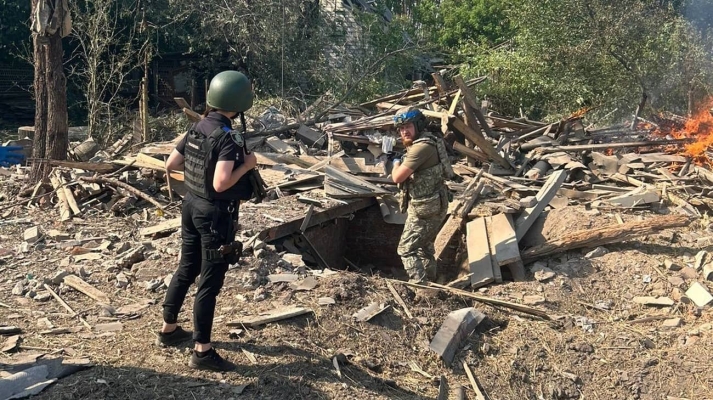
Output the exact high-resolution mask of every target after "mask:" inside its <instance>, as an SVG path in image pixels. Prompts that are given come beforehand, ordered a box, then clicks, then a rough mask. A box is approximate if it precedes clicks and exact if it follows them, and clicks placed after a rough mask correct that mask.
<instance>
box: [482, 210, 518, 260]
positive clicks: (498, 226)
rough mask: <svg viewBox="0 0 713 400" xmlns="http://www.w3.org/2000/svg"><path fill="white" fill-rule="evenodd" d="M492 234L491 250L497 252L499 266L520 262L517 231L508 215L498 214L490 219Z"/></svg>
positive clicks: (490, 237)
mask: <svg viewBox="0 0 713 400" xmlns="http://www.w3.org/2000/svg"><path fill="white" fill-rule="evenodd" d="M490 220H491V225H490V228H491V232H490V235H488V238H489V239H490V243H491V248H493V249H494V250H495V259H496V260H497V262H498V265H499V266H501V267H502V266H503V265H506V264H510V263H513V262H516V261H520V249H519V248H518V245H517V238H516V237H515V229H514V228H513V225H512V220H511V219H510V216H509V215H508V214H497V215H494V216H492V217H490Z"/></svg>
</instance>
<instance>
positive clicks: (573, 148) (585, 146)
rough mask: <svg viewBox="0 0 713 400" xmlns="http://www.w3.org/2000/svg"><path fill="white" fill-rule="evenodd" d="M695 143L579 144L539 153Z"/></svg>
mask: <svg viewBox="0 0 713 400" xmlns="http://www.w3.org/2000/svg"><path fill="white" fill-rule="evenodd" d="M693 141H695V140H694V139H690V138H686V139H664V140H645V141H640V142H624V143H597V144H580V145H572V146H551V147H541V148H540V149H539V151H540V152H541V153H543V154H545V153H556V152H559V151H586V150H605V149H621V148H625V147H648V146H667V145H674V144H675V145H684V144H687V143H691V142H693Z"/></svg>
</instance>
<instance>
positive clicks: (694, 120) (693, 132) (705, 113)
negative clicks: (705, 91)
mask: <svg viewBox="0 0 713 400" xmlns="http://www.w3.org/2000/svg"><path fill="white" fill-rule="evenodd" d="M711 107H713V99H709V100H708V101H706V103H705V105H704V106H703V107H701V109H700V111H698V112H697V113H696V114H695V115H694V116H693V117H691V118H688V119H687V120H686V123H685V125H684V126H683V127H682V128H673V129H671V130H670V132H668V134H670V135H671V136H673V137H674V138H676V139H685V138H692V139H695V142H693V143H689V144H686V145H685V146H684V148H683V152H682V153H683V154H684V155H686V156H689V157H691V158H692V159H693V162H694V163H695V164H698V165H711V164H713V160H711V159H710V158H709V157H708V154H707V151H708V149H709V148H710V147H711V146H713V114H711V113H712V112H713V110H712V109H711ZM656 133H658V134H661V133H663V132H660V131H659V132H656Z"/></svg>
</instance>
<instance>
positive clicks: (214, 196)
mask: <svg viewBox="0 0 713 400" xmlns="http://www.w3.org/2000/svg"><path fill="white" fill-rule="evenodd" d="M229 134H230V129H229V128H228V127H223V128H217V129H216V130H214V131H213V132H212V133H211V134H210V135H208V136H205V135H203V134H202V133H201V132H198V131H197V130H196V129H195V125H194V126H192V127H191V128H190V129H189V130H188V132H187V133H186V148H185V151H184V153H185V154H184V160H185V161H184V163H185V164H184V181H185V185H186V189H188V191H190V192H191V193H193V194H194V195H196V196H199V197H202V198H204V199H206V200H249V199H250V197H251V195H252V194H251V193H245V189H244V188H243V187H241V185H239V184H237V183H236V184H235V185H233V186H231V187H230V188H229V189H227V190H225V191H223V192H220V193H218V192H216V191H215V188H213V176H214V175H215V167H216V164H217V162H218V150H217V149H216V148H215V147H214V146H213V144H212V143H217V142H218V139H219V138H220V136H222V135H229ZM209 139H213V140H209Z"/></svg>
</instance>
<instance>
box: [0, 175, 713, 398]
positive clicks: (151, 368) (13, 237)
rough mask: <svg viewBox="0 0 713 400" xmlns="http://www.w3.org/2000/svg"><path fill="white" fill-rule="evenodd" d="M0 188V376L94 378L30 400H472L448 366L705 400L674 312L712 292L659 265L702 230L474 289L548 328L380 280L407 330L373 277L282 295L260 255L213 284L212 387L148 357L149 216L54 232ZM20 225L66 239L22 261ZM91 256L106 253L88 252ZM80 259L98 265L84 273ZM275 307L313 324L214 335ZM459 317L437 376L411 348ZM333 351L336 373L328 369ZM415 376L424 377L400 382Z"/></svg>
mask: <svg viewBox="0 0 713 400" xmlns="http://www.w3.org/2000/svg"><path fill="white" fill-rule="evenodd" d="M0 180H2V181H1V183H2V187H1V188H0V192H2V193H4V196H0V197H2V198H3V200H2V201H0V215H3V217H4V218H3V219H2V220H0V276H1V277H2V279H1V280H0V302H1V303H2V304H4V305H6V306H9V307H5V306H0V325H2V324H6V325H15V326H18V327H20V328H21V329H22V334H21V337H22V341H21V344H20V346H21V347H20V349H19V351H17V352H13V353H0V367H1V366H2V364H10V363H12V362H13V360H18V359H20V358H23V357H27V356H28V355H29V354H33V353H45V354H50V353H54V354H55V355H64V356H69V357H86V358H89V359H90V361H91V362H92V363H93V367H92V368H89V369H87V370H84V371H81V372H78V373H76V374H73V375H71V376H69V377H66V378H63V379H61V380H59V381H58V382H57V383H55V384H54V385H52V386H50V387H48V388H47V389H45V390H44V391H43V392H42V393H41V394H40V395H39V396H36V398H38V399H52V400H57V399H128V398H132V399H337V398H339V399H433V398H436V396H437V394H438V384H437V382H436V380H435V379H432V378H429V377H426V376H424V374H425V375H429V376H432V377H435V378H437V377H440V376H441V375H443V376H445V377H446V378H447V380H448V383H449V386H450V387H451V389H453V388H454V387H455V386H457V385H463V386H464V387H465V390H466V394H467V398H470V399H474V398H476V397H475V394H474V392H473V390H472V389H471V387H470V384H469V381H468V378H467V376H466V375H465V372H464V369H463V361H465V362H466V363H467V364H468V365H469V366H470V368H471V369H472V370H473V372H474V374H475V376H476V377H477V379H478V381H479V383H480V384H481V386H482V388H483V389H484V391H485V392H486V393H487V395H488V396H489V398H490V399H493V400H495V399H513V400H514V399H642V400H648V399H650V400H654V399H655V400H670V399H676V398H685V399H691V400H693V399H707V398H708V399H712V398H713V372H711V371H712V367H713V361H712V360H713V312H711V310H710V308H709V307H706V308H705V309H697V308H696V307H695V306H693V305H692V304H687V303H686V302H685V299H683V300H682V299H681V294H682V293H683V292H685V290H686V289H688V287H689V286H690V284H691V283H692V282H693V281H699V282H702V283H703V284H704V285H706V286H707V287H708V289H709V290H711V289H713V285H711V284H710V283H708V282H704V280H703V278H702V277H701V274H700V273H697V274H693V275H691V274H685V273H682V272H681V271H672V270H669V269H667V268H666V266H664V261H665V260H667V259H669V260H671V261H673V263H674V264H677V265H679V266H683V267H685V266H692V265H693V263H694V262H695V260H694V257H695V255H696V254H697V253H698V252H699V251H700V250H711V248H710V247H711V244H713V233H711V232H710V231H708V230H707V229H706V228H707V227H704V226H701V225H702V224H698V223H696V224H693V225H692V226H691V227H689V228H686V229H680V230H676V231H665V232H660V233H656V234H652V235H649V236H647V237H642V238H639V240H635V241H629V242H626V243H618V244H614V245H610V246H607V249H608V253H606V254H604V255H601V256H598V257H592V258H586V257H585V254H586V253H587V252H588V251H590V250H592V249H583V250H582V251H574V252H569V253H564V254H559V255H557V256H555V257H552V258H550V259H546V260H541V262H542V264H540V266H544V265H546V266H548V267H549V268H551V269H552V270H553V271H554V272H555V273H556V275H555V276H554V277H553V278H551V279H549V280H547V281H544V282H538V281H537V280H536V279H535V278H534V277H533V274H532V273H530V272H529V269H528V280H527V281H526V282H519V283H514V282H505V283H502V284H498V285H491V286H488V287H486V288H482V289H480V290H479V292H481V293H484V294H485V295H488V296H492V297H495V298H499V299H503V300H508V301H512V302H516V303H521V302H523V301H524V299H525V296H542V297H543V298H544V302H543V303H542V304H538V305H535V307H537V308H540V309H542V310H546V311H547V312H548V313H549V314H550V315H551V316H552V317H553V320H551V321H546V320H543V319H539V318H535V317H530V316H528V315H525V314H521V313H518V312H514V311H511V310H508V309H505V308H497V307H492V306H487V305H484V304H481V303H478V302H475V301H473V300H469V299H465V298H460V297H458V296H454V295H450V294H446V293H442V292H437V291H431V290H418V291H413V290H412V289H410V288H408V287H407V286H404V285H402V284H399V283H394V287H395V288H396V290H397V291H398V292H399V293H400V295H401V296H402V297H403V299H404V300H405V302H406V304H407V306H408V308H409V310H410V311H411V313H412V314H413V317H414V318H413V319H410V318H408V317H407V315H406V313H405V312H404V311H403V309H402V308H401V306H399V305H398V304H397V303H396V302H395V301H394V297H393V295H392V294H391V293H390V292H389V290H388V288H387V286H386V282H387V281H386V278H387V277H383V276H365V275H362V274H358V273H353V272H343V271H335V273H332V274H327V273H321V274H318V275H317V282H318V285H317V286H316V287H315V288H314V289H312V290H308V291H293V290H292V289H290V287H289V285H288V283H269V281H268V279H267V275H268V274H274V273H279V272H296V273H306V274H308V273H309V271H305V270H304V268H303V267H302V268H299V267H296V266H294V265H290V263H288V262H285V261H281V260H280V259H281V255H280V254H277V253H276V252H275V249H273V248H270V246H268V248H267V251H266V254H264V255H263V257H261V258H255V257H254V256H252V255H250V256H248V257H246V258H245V259H244V260H242V262H241V265H240V266H239V267H238V268H235V269H231V270H230V271H229V272H228V275H227V278H226V281H225V285H224V289H223V291H222V293H221V294H220V296H219V298H218V305H217V310H216V319H215V323H214V331H213V338H214V341H215V345H216V347H217V348H218V349H219V351H220V352H221V354H223V355H224V356H226V357H227V358H229V359H231V360H233V361H235V362H237V363H238V365H239V369H238V371H237V372H236V373H224V374H219V373H211V372H199V371H193V370H191V369H189V368H188V366H187V363H188V358H189V354H190V350H189V347H188V345H186V346H185V347H182V348H178V349H160V348H157V347H155V346H154V345H153V340H154V338H155V332H156V331H157V329H158V328H159V327H160V324H161V302H162V300H163V296H164V294H165V288H164V287H163V286H162V285H160V286H159V287H158V288H157V289H154V290H147V288H146V282H145V281H146V280H150V279H149V278H151V279H154V277H155V278H157V279H159V280H160V281H161V282H162V281H163V279H164V277H165V276H166V275H169V274H171V273H172V272H173V270H174V268H175V267H176V258H177V255H178V250H179V247H180V234H179V233H175V234H173V235H170V236H168V237H164V238H161V239H156V240H153V241H151V240H146V239H142V238H141V237H140V236H139V235H138V230H139V229H140V228H141V227H145V226H150V225H153V224H155V223H156V222H157V220H156V218H157V217H155V216H154V215H153V213H152V212H150V211H149V212H143V211H141V210H137V212H135V213H132V214H131V215H128V216H123V215H122V216H113V215H111V214H110V213H108V212H104V211H101V210H94V211H92V212H90V211H87V212H85V214H84V215H83V217H82V218H76V217H75V218H74V219H73V220H72V221H70V222H65V223H62V224H61V223H59V222H58V220H59V218H58V211H57V210H56V209H53V208H49V207H48V208H44V209H32V210H28V209H27V208H26V207H25V206H20V207H14V208H12V210H14V211H12V212H9V211H8V206H10V205H11V204H13V203H14V202H16V197H15V195H14V194H15V193H16V192H17V187H16V186H17V185H18V184H17V183H13V182H11V181H10V180H8V179H7V178H3V177H0ZM575 215H576V223H573V218H574V217H573V216H575ZM147 216H148V220H145V219H146V217H147ZM621 216H622V217H623V219H624V221H630V220H634V219H636V218H647V217H649V216H650V213H648V212H637V213H636V214H634V213H630V214H627V213H622V214H621ZM7 221H14V222H11V223H7ZM585 222H587V223H588V225H587V224H586V223H585ZM605 223H616V220H615V218H614V215H613V214H606V213H600V214H595V213H592V212H587V211H585V210H584V209H582V208H566V209H561V210H554V211H553V212H552V213H550V216H548V221H547V224H546V229H547V236H549V237H555V236H557V235H562V234H567V232H568V229H576V228H584V229H586V228H589V227H593V226H599V225H601V224H605ZM34 225H37V226H39V227H40V229H41V230H42V231H44V232H45V233H48V232H49V231H50V230H58V231H60V232H61V233H63V234H66V235H67V236H68V237H67V238H61V239H53V238H51V237H50V236H49V235H46V236H45V237H44V238H43V239H41V240H40V241H38V242H37V243H34V244H31V245H29V246H27V247H26V248H24V249H23V245H22V238H23V232H24V231H25V230H26V229H27V228H29V227H31V226H34ZM563 227H568V228H567V229H563ZM243 228H244V229H256V230H259V229H261V227H260V226H255V227H252V228H251V227H249V226H245V225H243ZM86 238H96V239H94V240H93V241H89V242H86V241H85V242H83V243H82V244H81V245H79V246H74V247H67V248H57V247H56V244H58V243H63V242H67V241H68V240H72V239H74V240H80V239H86ZM104 241H108V242H109V243H107V244H106V245H104V246H102V243H103V242H104ZM92 242H94V243H92ZM123 243H128V244H127V245H125V246H122V244H123ZM142 243H143V244H144V245H145V247H146V252H145V259H146V260H145V261H141V262H139V263H136V264H134V265H133V266H131V267H130V268H124V269H123V270H122V269H120V268H117V267H116V265H115V263H114V261H113V260H115V258H116V255H117V253H118V250H121V249H122V247H124V248H126V246H128V247H134V246H138V245H139V244H142ZM93 246H98V247H96V248H93ZM103 247H106V248H105V249H103V250H97V248H99V249H101V248H103ZM80 248H82V249H86V250H81V249H80ZM85 252H86V254H101V255H102V257H103V258H100V259H93V258H94V257H89V258H88V259H86V258H87V256H86V254H82V253H85ZM82 256H84V257H82ZM78 258H79V259H81V258H85V259H84V260H78ZM528 267H531V266H528ZM59 270H66V271H68V272H72V273H75V274H78V275H80V276H82V277H83V279H85V280H86V281H87V282H88V283H90V284H91V285H93V286H94V287H96V288H97V289H99V290H101V291H103V292H104V293H106V294H107V295H109V297H110V298H111V300H112V302H111V307H102V306H100V305H98V304H97V303H96V302H95V301H93V300H92V299H90V298H89V297H87V296H85V295H84V294H82V293H79V292H77V291H74V290H72V289H71V288H68V287H66V286H65V285H64V284H57V283H55V282H52V278H53V277H54V276H55V274H57V273H58V271H59ZM120 270H121V272H123V273H125V274H126V276H127V277H128V281H129V284H128V286H127V287H125V288H121V287H117V279H116V275H117V273H118V272H120ZM682 271H688V270H685V269H683V270H682ZM689 272H690V271H689ZM20 281H23V282H26V284H27V286H28V287H32V286H33V285H37V286H36V287H35V288H32V289H31V290H36V291H37V293H40V292H42V291H43V290H44V289H43V288H42V284H43V283H46V282H49V286H50V287H52V288H53V289H54V290H55V291H57V292H58V293H59V295H60V296H61V297H62V298H63V299H64V300H65V301H66V302H67V303H68V304H69V305H70V306H71V307H72V308H73V309H74V310H75V311H76V312H78V313H79V314H80V315H81V316H82V317H83V318H84V319H85V320H86V322H87V323H88V324H89V325H91V326H92V327H95V326H96V325H97V324H101V323H107V322H112V321H120V322H121V323H122V329H121V330H120V331H118V332H99V331H97V330H96V329H92V330H89V329H87V328H85V327H84V326H83V324H82V322H81V321H80V320H79V319H78V318H77V317H71V316H70V315H69V314H68V312H67V310H66V309H65V308H63V307H62V306H61V305H60V304H59V303H58V302H57V301H56V300H55V299H53V298H50V299H48V300H45V301H38V300H34V299H32V298H29V297H26V296H17V295H13V294H12V290H13V288H14V287H15V285H16V284H17V283H18V282H20ZM32 282H37V283H32ZM193 295H194V290H192V291H191V292H189V297H188V298H187V300H186V304H185V307H184V311H183V312H182V314H181V315H180V319H179V321H180V322H179V323H180V324H181V325H183V326H184V327H186V328H189V329H190V328H191V311H192V301H193ZM635 296H668V297H670V298H671V299H673V300H674V303H675V304H674V305H673V306H671V307H661V308H656V307H647V306H643V305H639V304H636V303H634V302H633V301H632V298H633V297H635ZM322 297H331V298H333V299H334V300H335V304H332V305H320V303H319V299H320V298H322ZM372 302H380V303H385V304H386V305H389V307H388V308H387V309H386V310H385V311H384V312H383V313H382V314H380V315H378V316H376V317H375V318H373V319H372V320H371V321H369V322H357V321H355V320H354V318H353V317H352V315H353V314H354V313H355V312H356V311H358V310H359V309H361V308H362V307H364V306H367V305H369V304H370V303H372ZM134 304H148V307H146V308H143V309H141V310H140V311H136V312H134V313H129V315H123V316H122V315H119V314H120V313H119V311H118V310H120V309H121V307H122V306H127V305H134ZM285 305H297V306H303V307H308V308H310V309H311V310H313V313H311V314H308V315H305V316H301V317H297V318H293V319H290V320H285V321H281V322H276V323H271V324H268V325H266V326H263V327H260V328H257V329H243V330H242V332H239V333H237V332H235V333H231V330H234V329H237V328H231V327H228V326H226V323H227V322H229V321H232V320H235V319H237V318H239V317H244V316H253V315H257V314H259V313H261V312H263V311H267V310H271V309H273V308H277V307H283V306H285ZM464 307H475V308H476V309H478V310H480V311H481V312H483V313H484V314H485V315H486V316H487V318H486V319H485V321H483V322H482V323H481V324H480V325H479V326H478V327H477V328H476V330H475V332H473V334H472V335H470V336H469V337H468V339H467V341H466V343H464V345H463V346H462V347H461V348H460V349H459V350H458V352H457V354H456V361H455V362H454V363H453V365H452V367H446V366H444V365H443V363H442V361H440V360H439V359H438V358H437V357H436V355H435V354H434V353H433V352H432V351H430V350H429V349H428V343H429V341H430V340H431V339H432V338H433V336H434V335H435V333H436V332H437V331H438V329H439V327H440V326H441V324H442V322H443V321H444V319H445V317H446V316H447V315H448V313H449V312H451V311H454V310H458V309H461V308H464ZM139 308H140V307H139ZM45 318H46V319H47V320H49V322H50V323H51V325H53V326H54V327H68V328H70V327H80V328H81V330H80V331H79V332H74V333H66V334H57V335H52V334H41V333H40V332H42V331H45V330H47V329H48V326H47V321H46V320H44V319H45ZM645 318H648V319H645ZM670 318H681V321H682V323H681V325H680V326H678V327H670V328H667V327H664V319H670ZM0 340H4V339H3V338H0ZM337 354H340V355H339V356H338V358H339V359H340V360H341V362H340V363H339V365H340V371H341V376H339V375H338V373H337V371H336V369H335V366H334V364H333V358H334V357H335V355H337ZM342 355H343V356H342ZM414 365H415V366H418V368H420V369H422V370H423V371H424V374H421V373H417V372H415V371H414V370H413V369H412V366H414ZM0 369H1V368H0ZM451 396H452V397H451V398H455V396H454V395H453V394H452V395H451Z"/></svg>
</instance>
